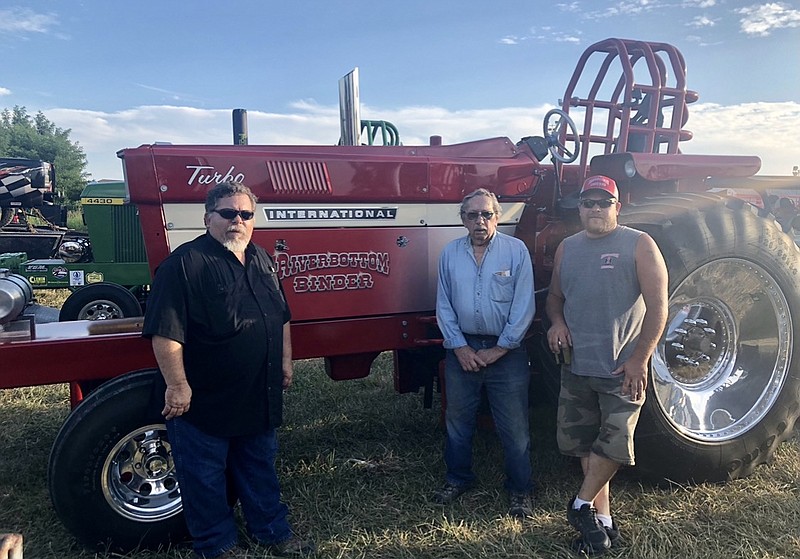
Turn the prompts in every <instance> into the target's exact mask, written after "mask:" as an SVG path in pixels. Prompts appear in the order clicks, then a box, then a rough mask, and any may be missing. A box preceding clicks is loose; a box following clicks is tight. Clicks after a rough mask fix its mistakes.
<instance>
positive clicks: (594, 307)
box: [561, 225, 645, 377]
mask: <svg viewBox="0 0 800 559" xmlns="http://www.w3.org/2000/svg"><path fill="white" fill-rule="evenodd" d="M640 235H642V232H641V231H636V230H635V229H631V228H629V227H625V226H623V225H620V226H618V227H617V229H616V230H615V231H614V232H612V233H610V234H608V235H606V236H605V237H601V238H599V239H590V238H589V237H587V236H586V233H585V232H583V231H581V232H580V233H578V234H576V235H572V236H571V237H568V238H567V239H565V240H564V252H563V254H562V258H561V290H562V292H563V294H564V318H565V319H566V321H567V326H568V327H569V331H570V334H571V335H572V344H573V347H572V372H573V373H575V374H576V375H582V376H593V377H608V376H611V371H613V370H614V369H616V368H617V367H618V366H619V365H620V364H621V363H624V362H625V361H626V360H627V359H628V357H630V355H631V353H633V350H634V348H635V347H636V342H637V341H638V339H639V332H640V330H641V327H642V321H643V320H644V313H645V304H644V300H643V299H642V292H641V289H640V287H639V279H638V278H637V276H636V261H635V254H636V243H637V242H638V241H639V236H640Z"/></svg>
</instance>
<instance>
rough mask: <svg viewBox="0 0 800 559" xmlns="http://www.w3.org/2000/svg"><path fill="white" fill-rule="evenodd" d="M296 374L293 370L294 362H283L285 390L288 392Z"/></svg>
mask: <svg viewBox="0 0 800 559" xmlns="http://www.w3.org/2000/svg"><path fill="white" fill-rule="evenodd" d="M293 374H294V370H293V368H292V361H291V360H290V361H289V362H288V363H287V362H286V361H284V362H283V389H284V390H288V389H289V387H290V386H291V385H292V375H293Z"/></svg>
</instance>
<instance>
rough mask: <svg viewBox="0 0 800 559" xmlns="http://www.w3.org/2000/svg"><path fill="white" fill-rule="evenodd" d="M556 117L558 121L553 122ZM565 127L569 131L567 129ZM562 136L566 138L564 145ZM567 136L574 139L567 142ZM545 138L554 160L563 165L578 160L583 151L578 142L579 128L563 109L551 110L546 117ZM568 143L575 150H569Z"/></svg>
mask: <svg viewBox="0 0 800 559" xmlns="http://www.w3.org/2000/svg"><path fill="white" fill-rule="evenodd" d="M555 116H558V120H556V121H555V122H551V121H552V120H553V117H555ZM565 126H566V128H567V129H568V130H567V129H565ZM562 135H563V137H564V138H565V141H564V143H563V144H562V143H561V140H560V139H559V138H560V137H561V136H562ZM567 136H570V137H571V138H572V139H571V140H566V138H567ZM544 137H545V140H547V150H548V151H549V152H550V155H552V156H553V158H554V159H556V160H558V161H560V162H561V163H572V162H573V161H575V160H576V159H578V154H579V153H580V151H581V145H580V143H579V142H578V127H577V126H575V122H574V121H573V120H572V119H571V118H570V116H569V115H568V114H567V113H566V112H564V111H562V110H561V109H551V110H549V111H548V112H547V114H546V115H544ZM568 142H571V144H572V145H573V146H574V147H573V149H569V147H568V146H567V143H568Z"/></svg>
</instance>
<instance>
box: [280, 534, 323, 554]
mask: <svg viewBox="0 0 800 559" xmlns="http://www.w3.org/2000/svg"><path fill="white" fill-rule="evenodd" d="M268 550H269V553H270V555H276V556H278V557H308V556H309V555H311V554H313V553H314V552H315V551H316V550H317V546H316V545H314V542H313V541H311V540H302V539H300V538H299V537H297V536H289V537H288V538H286V539H285V540H283V541H282V542H278V543H275V544H272V545H270V546H269V547H268Z"/></svg>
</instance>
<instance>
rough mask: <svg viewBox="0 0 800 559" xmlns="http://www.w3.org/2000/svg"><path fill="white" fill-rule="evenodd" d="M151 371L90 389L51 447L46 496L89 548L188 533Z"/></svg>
mask: <svg viewBox="0 0 800 559" xmlns="http://www.w3.org/2000/svg"><path fill="white" fill-rule="evenodd" d="M157 374H159V373H158V372H157V371H155V370H145V371H139V372H135V373H130V374H126V375H123V376H120V377H117V378H115V379H112V380H111V381H109V382H108V383H106V384H104V385H103V386H101V387H100V388H98V389H97V390H95V391H94V392H92V393H91V394H90V395H89V396H88V397H87V398H86V399H85V400H84V401H83V402H81V404H80V405H78V406H77V407H76V408H75V409H74V410H73V411H72V413H71V414H70V415H69V417H67V420H66V421H65V422H64V425H63V426H62V427H61V430H60V431H59V433H58V436H57V437H56V440H55V443H54V444H53V448H52V450H51V452H50V460H49V465H48V485H49V489H50V498H51V500H52V502H53V506H54V508H55V510H56V513H57V514H58V516H59V518H60V519H61V521H62V522H63V523H64V525H65V526H66V527H67V528H68V529H69V530H70V531H71V532H72V533H73V534H74V535H75V537H76V538H77V539H78V540H79V541H81V542H82V543H83V544H85V545H87V546H101V547H103V548H106V547H111V548H112V549H115V550H123V551H129V550H132V549H135V548H137V547H148V548H154V547H157V546H160V545H168V544H170V543H173V542H180V541H184V540H185V539H186V538H187V536H186V525H185V523H184V520H183V514H182V510H183V507H182V504H181V497H180V491H179V489H178V481H177V479H176V477H175V468H174V465H173V462H172V454H171V447H170V444H169V440H168V439H167V436H166V428H165V426H164V420H163V417H161V415H160V414H159V411H158V410H154V409H151V406H150V399H151V394H152V391H153V380H154V377H155V375H157Z"/></svg>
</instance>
